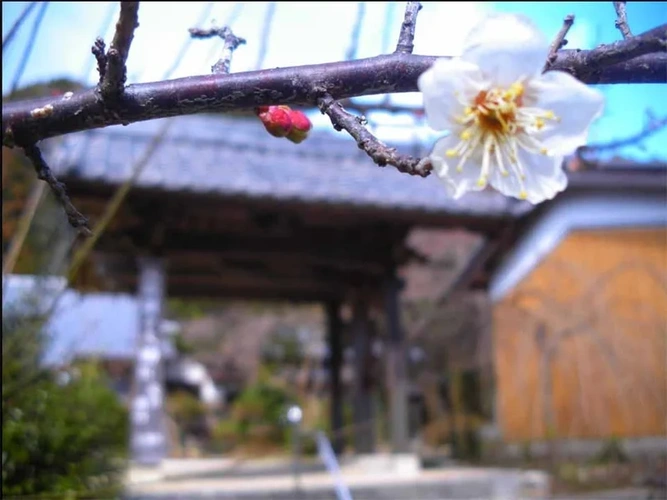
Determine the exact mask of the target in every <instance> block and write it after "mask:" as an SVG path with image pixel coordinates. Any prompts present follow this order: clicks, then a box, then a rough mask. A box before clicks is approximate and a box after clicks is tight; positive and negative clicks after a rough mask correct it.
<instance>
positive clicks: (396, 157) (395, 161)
mask: <svg viewBox="0 0 667 500" xmlns="http://www.w3.org/2000/svg"><path fill="white" fill-rule="evenodd" d="M317 104H318V106H319V108H320V111H322V113H324V114H326V115H327V116H328V117H329V119H330V120H331V124H332V125H333V126H334V128H335V129H336V130H338V131H341V130H345V131H346V132H348V133H349V134H350V135H351V136H352V137H353V138H354V140H355V141H357V146H359V149H362V150H364V151H365V152H366V153H367V154H368V156H370V157H371V159H372V160H373V161H374V162H375V163H376V164H377V165H379V166H381V167H384V166H386V165H392V166H394V167H396V168H397V169H398V170H399V171H401V172H405V173H407V174H410V175H419V176H421V177H426V176H427V175H429V173H430V171H431V165H430V163H428V160H426V161H421V160H420V159H419V158H415V157H413V156H406V155H402V154H399V153H397V152H396V149H395V148H390V147H388V146H387V145H386V144H384V143H382V142H381V141H380V140H379V139H378V138H377V137H375V136H374V135H373V134H371V133H370V132H369V131H368V129H367V128H366V127H365V126H364V125H365V120H364V119H363V118H359V117H357V116H354V115H353V114H350V113H348V112H347V111H345V110H344V109H343V106H341V104H340V103H339V102H337V101H335V100H334V98H333V97H331V96H330V95H328V94H325V95H324V96H323V97H321V98H320V99H318V102H317Z"/></svg>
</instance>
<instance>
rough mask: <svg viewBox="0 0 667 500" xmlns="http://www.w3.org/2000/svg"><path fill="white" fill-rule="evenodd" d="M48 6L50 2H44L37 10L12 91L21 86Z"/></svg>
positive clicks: (13, 81)
mask: <svg viewBox="0 0 667 500" xmlns="http://www.w3.org/2000/svg"><path fill="white" fill-rule="evenodd" d="M48 6H49V2H42V5H41V7H40V9H39V12H37V17H36V18H35V22H34V23H33V25H32V30H31V31H30V38H28V43H27V44H26V47H25V49H24V51H23V55H22V56H21V60H20V62H19V67H18V68H17V70H16V74H15V75H14V79H13V80H12V86H11V89H10V92H11V93H13V92H15V91H16V89H17V88H18V87H19V82H20V81H21V77H22V76H23V72H24V71H25V66H26V64H28V59H30V54H32V49H33V48H34V47H35V41H36V40H37V35H38V34H39V28H40V27H41V25H42V21H43V20H44V14H46V8H47V7H48Z"/></svg>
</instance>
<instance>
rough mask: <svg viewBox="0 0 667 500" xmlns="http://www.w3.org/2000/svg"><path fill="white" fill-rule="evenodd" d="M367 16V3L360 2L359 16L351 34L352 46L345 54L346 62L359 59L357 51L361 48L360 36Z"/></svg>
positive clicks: (358, 6) (358, 7)
mask: <svg viewBox="0 0 667 500" xmlns="http://www.w3.org/2000/svg"><path fill="white" fill-rule="evenodd" d="M365 15H366V2H359V3H358V5H357V16H356V18H355V20H354V26H353V27H352V33H351V34H350V46H349V47H348V48H347V51H346V52H345V60H346V61H349V60H351V59H354V58H355V57H357V49H358V48H359V36H360V35H361V26H362V24H363V22H364V16H365Z"/></svg>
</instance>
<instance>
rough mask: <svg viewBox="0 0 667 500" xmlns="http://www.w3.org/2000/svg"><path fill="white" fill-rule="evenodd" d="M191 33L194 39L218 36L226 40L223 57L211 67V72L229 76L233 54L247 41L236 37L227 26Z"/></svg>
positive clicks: (192, 30) (198, 29) (197, 29)
mask: <svg viewBox="0 0 667 500" xmlns="http://www.w3.org/2000/svg"><path fill="white" fill-rule="evenodd" d="M189 31H190V36H191V37H192V38H199V39H205V38H212V37H214V36H218V37H220V38H222V39H223V40H224V42H225V43H224V45H223V47H222V56H221V57H220V60H219V61H218V62H216V63H215V64H214V65H213V66H212V67H211V72H212V73H213V74H223V75H226V74H229V66H230V64H231V60H232V54H233V53H234V51H235V50H236V49H237V48H238V47H239V46H240V45H243V44H245V43H246V41H245V39H244V38H241V37H238V36H236V35H235V34H234V33H233V32H232V30H231V29H230V28H229V27H227V26H225V27H223V28H210V29H201V28H190V30H189Z"/></svg>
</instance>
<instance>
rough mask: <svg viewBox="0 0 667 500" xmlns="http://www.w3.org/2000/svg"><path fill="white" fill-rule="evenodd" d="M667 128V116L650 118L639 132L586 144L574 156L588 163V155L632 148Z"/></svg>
mask: <svg viewBox="0 0 667 500" xmlns="http://www.w3.org/2000/svg"><path fill="white" fill-rule="evenodd" d="M665 127H667V116H665V117H663V118H651V119H649V120H648V122H647V124H646V126H645V127H644V128H643V129H642V130H640V131H639V132H637V133H635V134H633V135H631V136H629V137H624V138H622V139H617V140H615V141H611V142H605V143H600V144H587V145H586V146H581V147H580V148H578V149H577V152H576V155H577V157H578V158H579V159H580V160H582V161H583V162H584V163H589V162H590V161H592V159H589V158H585V156H586V155H587V154H589V153H592V154H593V153H598V152H600V151H610V150H613V149H618V148H622V147H625V146H632V145H634V144H638V143H640V142H641V141H643V140H644V139H646V138H648V137H650V136H651V135H653V134H655V133H656V132H659V131H660V130H662V129H664V128H665Z"/></svg>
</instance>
